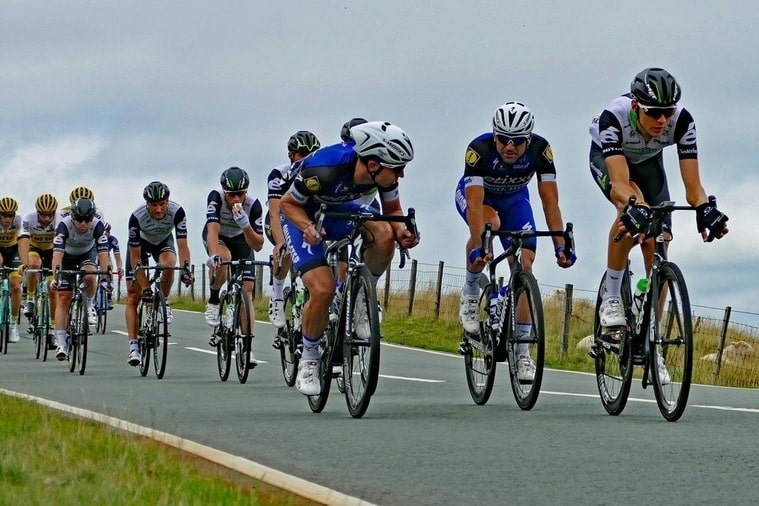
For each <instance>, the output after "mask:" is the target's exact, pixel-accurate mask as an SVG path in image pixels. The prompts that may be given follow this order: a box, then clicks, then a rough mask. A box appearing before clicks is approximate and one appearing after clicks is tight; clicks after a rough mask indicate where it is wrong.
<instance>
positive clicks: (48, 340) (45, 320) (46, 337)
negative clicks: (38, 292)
mask: <svg viewBox="0 0 759 506" xmlns="http://www.w3.org/2000/svg"><path fill="white" fill-rule="evenodd" d="M39 308H40V309H39V312H38V313H37V329H40V330H39V331H40V332H42V348H43V349H42V361H43V362H47V352H48V351H50V349H51V348H53V349H54V346H53V341H52V337H51V335H50V332H51V330H50V300H49V299H48V294H47V293H45V294H44V295H43V296H42V297H41V301H40V305H39Z"/></svg>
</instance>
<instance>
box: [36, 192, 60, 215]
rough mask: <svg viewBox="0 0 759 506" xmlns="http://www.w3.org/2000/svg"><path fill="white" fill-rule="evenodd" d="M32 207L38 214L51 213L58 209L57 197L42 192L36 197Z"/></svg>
mask: <svg viewBox="0 0 759 506" xmlns="http://www.w3.org/2000/svg"><path fill="white" fill-rule="evenodd" d="M34 207H35V208H36V209H37V212H38V213H40V214H53V213H54V212H55V211H57V210H58V199H56V198H55V197H54V196H53V195H51V194H49V193H43V194H42V195H40V196H39V197H37V200H36V201H35V202H34Z"/></svg>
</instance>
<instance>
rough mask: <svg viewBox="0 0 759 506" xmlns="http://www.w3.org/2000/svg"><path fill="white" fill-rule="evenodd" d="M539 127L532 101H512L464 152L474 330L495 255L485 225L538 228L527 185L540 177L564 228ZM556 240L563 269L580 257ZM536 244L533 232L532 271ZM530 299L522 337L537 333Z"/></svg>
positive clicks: (548, 210)
mask: <svg viewBox="0 0 759 506" xmlns="http://www.w3.org/2000/svg"><path fill="white" fill-rule="evenodd" d="M534 126H535V117H534V116H533V114H532V111H531V110H530V109H529V108H528V107H527V106H526V105H524V104H523V103H521V102H506V103H505V104H503V105H502V106H500V107H499V108H498V109H496V111H495V114H494V115H493V131H492V132H487V133H484V134H482V135H480V136H478V137H476V138H475V139H474V140H472V142H470V143H469V146H468V147H467V149H466V154H465V155H464V175H463V176H462V177H461V179H459V182H458V185H457V186H456V209H457V210H458V212H459V214H460V215H461V217H462V218H463V219H464V221H465V222H466V223H467V225H468V226H469V239H468V240H467V242H466V258H467V261H466V265H467V270H466V280H465V281H464V287H463V289H462V292H461V304H460V308H459V319H460V321H461V324H462V326H463V327H464V330H465V331H466V332H468V333H470V334H477V333H479V331H480V322H479V308H478V303H479V296H480V286H479V280H480V276H481V273H482V270H483V269H484V267H485V264H486V263H487V262H488V261H490V260H491V258H492V255H490V254H488V255H487V256H483V255H482V253H483V250H482V233H483V232H484V231H485V224H486V223H490V224H491V225H492V228H493V230H535V217H534V215H533V212H532V207H531V205H530V194H529V191H528V189H527V184H528V183H529V182H530V180H531V179H532V177H533V176H536V177H537V181H538V184H537V186H538V195H540V200H541V202H542V204H543V213H544V215H545V220H546V224H547V225H548V228H549V229H550V230H561V229H563V228H564V222H563V220H562V217H561V210H560V209H559V188H558V185H557V183H556V167H555V165H554V161H553V152H552V151H551V145H550V144H549V143H548V141H547V140H546V139H545V138H543V137H541V136H540V135H538V134H536V133H534V132H533V127H534ZM552 239H553V245H554V253H555V256H556V263H557V264H558V265H559V267H562V268H567V267H571V266H572V265H573V264H574V262H575V260H576V258H575V257H574V256H571V257H570V256H567V255H566V254H565V253H564V239H563V237H553V238H552ZM501 245H502V246H503V248H504V249H506V248H508V247H509V245H510V241H509V239H508V238H506V237H502V238H501ZM536 247H537V240H536V238H535V237H533V238H530V239H529V240H528V241H526V242H525V244H524V248H523V249H522V267H523V268H524V269H525V270H526V271H528V272H532V264H533V262H534V260H535V250H536ZM509 266H510V268H512V269H513V268H514V259H513V258H509ZM525 304H526V302H525V301H523V300H522V301H520V302H519V303H518V305H517V315H516V321H517V323H516V331H517V337H521V336H524V335H529V334H530V332H531V327H532V322H531V321H530V313H529V309H528V308H527V307H526V306H525ZM519 346H520V349H519V350H518V352H519V353H518V354H519V355H520V356H519V359H518V361H517V376H518V377H519V379H520V380H521V381H532V380H533V379H534V377H535V364H534V362H533V360H532V357H530V355H529V351H528V346H527V344H520V345H519Z"/></svg>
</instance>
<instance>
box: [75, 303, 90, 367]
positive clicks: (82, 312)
mask: <svg viewBox="0 0 759 506" xmlns="http://www.w3.org/2000/svg"><path fill="white" fill-rule="evenodd" d="M78 312H79V339H78V341H79V343H78V344H79V345H78V346H77V350H76V353H77V355H78V357H77V361H78V362H79V369H78V370H79V375H80V376H81V375H82V374H84V369H85V368H86V367H87V344H88V341H89V334H90V325H89V318H88V314H87V304H86V303H84V302H82V303H81V304H80V305H79V310H78Z"/></svg>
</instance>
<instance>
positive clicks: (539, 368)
mask: <svg viewBox="0 0 759 506" xmlns="http://www.w3.org/2000/svg"><path fill="white" fill-rule="evenodd" d="M573 228H574V227H573V225H572V223H567V224H566V229H565V230H563V231H555V230H549V231H534V230H515V231H509V230H493V229H492V225H491V224H490V223H488V224H486V226H485V231H484V232H483V234H482V244H483V247H482V249H483V255H488V254H490V252H491V251H492V244H491V243H492V239H493V237H506V238H507V239H509V241H510V244H509V247H508V248H507V249H506V251H504V252H503V253H501V254H500V255H498V256H497V257H495V258H493V259H492V260H491V261H490V262H489V263H488V274H487V284H486V285H485V286H484V289H483V290H482V294H481V295H480V300H479V315H480V330H479V333H477V334H471V333H468V332H466V331H465V332H464V335H463V338H462V340H461V344H460V346H459V353H460V354H462V355H463V356H464V369H465V372H466V382H467V386H468V387H469V393H470V395H471V396H472V400H474V402H475V404H478V405H484V404H485V403H487V402H488V399H490V395H491V393H492V391H493V384H494V382H495V371H496V364H497V363H498V362H508V366H509V377H510V384H511V390H512V392H513V393H514V400H515V401H516V403H517V405H518V406H519V407H520V408H521V409H523V410H530V409H532V408H533V407H534V406H535V403H536V402H537V400H538V395H539V394H540V386H541V384H542V381H543V364H544V360H545V324H544V321H543V301H542V299H541V296H540V289H539V288H538V282H537V280H536V279H535V276H533V274H532V273H531V272H528V271H526V270H524V268H523V267H522V248H523V246H524V243H525V242H526V241H527V240H528V239H530V238H532V237H554V236H556V237H558V236H561V237H563V238H564V251H565V253H566V255H567V257H569V256H571V255H573V254H574V251H575V245H574V232H573ZM509 257H511V258H512V259H513V268H512V271H511V276H510V278H509V282H508V284H507V285H506V286H504V287H503V288H500V287H499V286H498V280H497V278H496V270H497V267H498V265H499V264H500V263H501V262H502V261H504V260H506V259H507V258H509ZM524 311H526V312H527V314H528V315H529V320H528V321H522V322H520V321H517V319H518V318H519V313H522V312H524ZM519 323H530V333H529V334H527V335H521V334H520V333H519V332H518V331H517V324H519ZM525 348H526V349H525ZM525 353H528V354H529V356H530V357H531V358H532V360H533V361H534V365H535V371H534V378H533V379H532V380H531V381H530V380H526V379H521V380H520V378H519V375H518V374H517V372H518V363H519V360H520V357H521V356H523V355H525Z"/></svg>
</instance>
